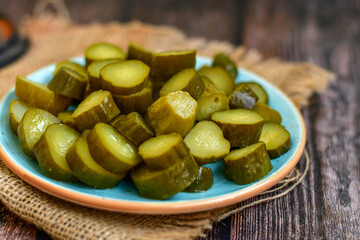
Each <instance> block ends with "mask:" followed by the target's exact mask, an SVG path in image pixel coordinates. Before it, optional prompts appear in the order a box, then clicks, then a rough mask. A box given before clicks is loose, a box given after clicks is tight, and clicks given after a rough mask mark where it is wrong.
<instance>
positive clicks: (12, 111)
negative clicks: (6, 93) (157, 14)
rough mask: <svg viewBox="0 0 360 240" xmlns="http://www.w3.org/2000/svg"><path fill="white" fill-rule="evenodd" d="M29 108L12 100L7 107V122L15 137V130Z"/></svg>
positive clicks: (23, 103) (16, 100) (25, 104)
mask: <svg viewBox="0 0 360 240" xmlns="http://www.w3.org/2000/svg"><path fill="white" fill-rule="evenodd" d="M29 108H31V106H29V104H27V103H26V102H23V101H21V100H19V99H15V100H12V101H11V102H10V106H9V121H10V127H11V130H12V131H13V132H14V133H15V134H16V135H17V128H18V126H19V123H20V121H21V119H22V118H23V116H24V114H25V112H26V111H27V110H28V109H29Z"/></svg>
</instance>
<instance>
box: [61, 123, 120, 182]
mask: <svg viewBox="0 0 360 240" xmlns="http://www.w3.org/2000/svg"><path fill="white" fill-rule="evenodd" d="M89 133H90V130H85V131H84V132H83V133H82V135H81V137H79V138H78V139H77V140H76V142H75V144H73V146H72V147H70V149H69V150H68V152H67V153H66V161H67V163H68V165H69V167H70V169H71V170H72V171H73V174H74V175H75V176H76V177H77V178H78V179H79V180H80V181H82V182H83V183H85V184H87V185H89V186H91V187H94V188H101V189H105V188H113V187H115V186H116V185H118V184H119V183H120V181H121V180H122V179H123V178H124V177H125V175H126V173H122V174H114V173H111V172H109V171H107V170H105V169H104V168H103V167H101V166H100V165H99V164H98V163H97V162H96V161H95V160H94V159H93V158H92V157H91V155H90V152H89V146H88V144H87V136H88V135H89Z"/></svg>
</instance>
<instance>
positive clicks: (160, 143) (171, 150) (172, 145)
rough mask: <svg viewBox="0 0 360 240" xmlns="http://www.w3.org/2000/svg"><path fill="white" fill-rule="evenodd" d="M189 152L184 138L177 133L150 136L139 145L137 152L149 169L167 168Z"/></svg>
mask: <svg viewBox="0 0 360 240" xmlns="http://www.w3.org/2000/svg"><path fill="white" fill-rule="evenodd" d="M189 152H190V150H189V148H188V147H187V146H186V144H185V142H184V140H183V139H182V137H181V136H180V135H179V134H177V133H170V134H167V135H160V136H157V137H154V138H150V139H149V140H147V141H145V142H144V143H143V144H141V145H140V147H139V154H140V156H141V158H142V159H143V160H144V162H145V164H146V165H147V167H148V168H149V169H150V170H151V171H153V170H161V169H166V168H169V167H170V166H171V165H173V164H175V163H176V162H178V161H180V160H181V159H182V158H184V157H185V156H186V155H188V154H189Z"/></svg>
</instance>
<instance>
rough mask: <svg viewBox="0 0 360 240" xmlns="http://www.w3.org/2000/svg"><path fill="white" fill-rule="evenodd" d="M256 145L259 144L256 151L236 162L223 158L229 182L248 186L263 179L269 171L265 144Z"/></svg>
mask: <svg viewBox="0 0 360 240" xmlns="http://www.w3.org/2000/svg"><path fill="white" fill-rule="evenodd" d="M256 144H259V146H258V147H257V151H253V152H251V153H249V154H248V155H247V156H246V157H243V158H241V159H238V160H229V159H228V158H227V157H225V158H224V161H223V163H224V166H225V175H226V177H227V178H228V179H229V180H231V181H234V182H235V183H236V184H239V185H244V184H249V183H252V182H255V181H257V180H259V179H261V178H263V177H264V176H265V175H266V174H268V173H269V172H270V171H271V169H272V168H273V166H272V164H271V162H270V157H269V155H268V153H267V150H266V147H265V143H263V142H260V143H256ZM234 151H236V150H234ZM244 158H245V159H244ZM259 161H260V163H259Z"/></svg>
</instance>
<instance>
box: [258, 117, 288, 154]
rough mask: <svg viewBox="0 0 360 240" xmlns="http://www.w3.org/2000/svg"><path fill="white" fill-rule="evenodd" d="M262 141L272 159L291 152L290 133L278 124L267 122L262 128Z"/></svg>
mask: <svg viewBox="0 0 360 240" xmlns="http://www.w3.org/2000/svg"><path fill="white" fill-rule="evenodd" d="M260 141H262V142H264V143H265V144H266V149H267V151H268V153H269V156H270V158H277V157H279V156H280V155H282V154H284V153H286V152H287V151H289V149H290V146H291V140H290V133H289V132H288V131H287V130H286V129H285V127H283V126H281V125H280V124H278V123H274V122H266V123H264V126H263V128H262V132H261V135H260Z"/></svg>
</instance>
